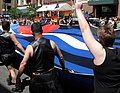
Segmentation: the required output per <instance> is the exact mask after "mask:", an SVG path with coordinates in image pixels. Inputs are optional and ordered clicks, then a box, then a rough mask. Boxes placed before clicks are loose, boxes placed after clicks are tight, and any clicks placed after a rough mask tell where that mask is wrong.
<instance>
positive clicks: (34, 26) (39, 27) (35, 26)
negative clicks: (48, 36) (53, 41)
mask: <svg viewBox="0 0 120 93" xmlns="http://www.w3.org/2000/svg"><path fill="white" fill-rule="evenodd" d="M31 30H32V32H33V33H41V34H42V33H43V30H42V25H41V24H40V23H39V22H35V23H33V24H32V25H31Z"/></svg>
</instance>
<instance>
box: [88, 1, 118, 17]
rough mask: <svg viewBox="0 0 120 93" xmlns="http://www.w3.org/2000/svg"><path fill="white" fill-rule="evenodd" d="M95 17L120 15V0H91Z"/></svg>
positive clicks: (90, 3) (89, 2)
mask: <svg viewBox="0 0 120 93" xmlns="http://www.w3.org/2000/svg"><path fill="white" fill-rule="evenodd" d="M88 4H89V5H90V6H93V13H94V15H95V17H106V16H107V17H112V16H119V17H120V0H89V1H88Z"/></svg>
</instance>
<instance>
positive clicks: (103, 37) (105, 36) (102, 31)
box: [98, 23, 115, 47]
mask: <svg viewBox="0 0 120 93" xmlns="http://www.w3.org/2000/svg"><path fill="white" fill-rule="evenodd" d="M98 36H99V42H100V43H101V44H102V45H103V46H104V47H112V46H113V44H114V41H115V31H114V28H113V27H111V24H110V23H107V24H105V25H104V26H101V27H100V28H99V30H98Z"/></svg>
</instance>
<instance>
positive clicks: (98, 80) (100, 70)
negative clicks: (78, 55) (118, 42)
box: [94, 48, 120, 93]
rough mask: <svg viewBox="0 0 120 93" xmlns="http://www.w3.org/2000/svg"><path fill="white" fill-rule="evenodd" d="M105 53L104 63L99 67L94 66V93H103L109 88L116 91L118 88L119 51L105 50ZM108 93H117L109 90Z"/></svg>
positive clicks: (119, 84) (119, 86) (119, 83)
mask: <svg viewBox="0 0 120 93" xmlns="http://www.w3.org/2000/svg"><path fill="white" fill-rule="evenodd" d="M105 51H106V58H105V61H104V63H103V64H102V65H100V66H96V65H94V76H95V82H94V84H95V91H97V92H95V93H105V92H106V90H107V89H109V88H110V89H112V88H115V89H116V91H117V88H118V89H119V88H120V49H109V48H105ZM110 89H109V90H110ZM100 91H101V92H100ZM107 92H108V91H107ZM109 93H117V92H112V91H111V90H110V92H109ZM118 93H119V92H118Z"/></svg>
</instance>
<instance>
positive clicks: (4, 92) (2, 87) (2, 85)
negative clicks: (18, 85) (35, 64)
mask: <svg viewBox="0 0 120 93" xmlns="http://www.w3.org/2000/svg"><path fill="white" fill-rule="evenodd" d="M16 71H17V70H16ZM7 77H8V76H7V69H6V67H5V66H3V65H0V93H18V92H12V91H11V89H12V88H14V85H10V86H8V85H7V82H6V78H7ZM25 77H27V76H26V75H22V77H21V78H25ZM28 88H29V87H28V86H26V87H25V89H24V90H23V92H21V93H29V90H28Z"/></svg>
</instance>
